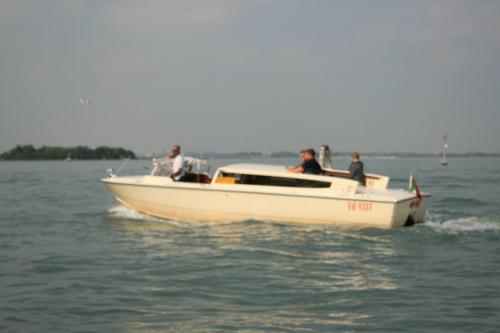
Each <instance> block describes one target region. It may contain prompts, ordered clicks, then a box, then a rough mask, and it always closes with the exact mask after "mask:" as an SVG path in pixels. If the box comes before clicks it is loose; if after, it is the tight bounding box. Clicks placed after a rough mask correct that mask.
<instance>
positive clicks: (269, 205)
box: [104, 180, 428, 228]
mask: <svg viewBox="0 0 500 333" xmlns="http://www.w3.org/2000/svg"><path fill="white" fill-rule="evenodd" d="M104 182H105V183H106V185H107V186H108V188H109V189H110V191H111V192H113V194H114V195H115V197H116V199H117V200H118V201H119V202H120V203H122V204H123V205H124V206H126V207H129V208H132V209H135V210H137V211H139V212H141V213H144V214H147V215H151V216H156V217H160V218H164V219H172V220H178V221H200V222H227V221H244V220H250V219H256V220H261V221H274V222H289V223H303V224H322V225H349V226H359V227H382V228H391V227H401V226H404V225H405V224H408V222H421V221H422V220H423V218H424V214H425V209H426V206H427V199H428V198H427V197H426V196H424V197H423V198H422V199H417V198H415V197H411V198H408V199H405V200H401V201H397V202H383V201H370V200H366V199H362V198H356V197H350V198H332V197H320V196H311V195H303V194H297V193H294V192H293V191H290V192H289V193H286V194H283V193H281V194H277V193H265V192H259V191H234V190H231V189H228V188H225V187H224V186H219V187H217V188H214V186H213V185H210V184H189V185H187V184H186V185H183V186H170V185H165V186H150V185H145V184H136V183H134V184H131V183H124V182H113V181H107V180H104Z"/></svg>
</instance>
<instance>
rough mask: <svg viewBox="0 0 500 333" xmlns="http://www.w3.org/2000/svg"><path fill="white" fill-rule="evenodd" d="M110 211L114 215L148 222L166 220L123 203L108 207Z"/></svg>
mask: <svg viewBox="0 0 500 333" xmlns="http://www.w3.org/2000/svg"><path fill="white" fill-rule="evenodd" d="M108 213H109V214H110V215H111V216H112V217H116V218H120V219H127V220H137V221H147V222H165V220H162V219H160V218H156V217H153V216H149V215H146V214H142V213H139V212H138V211H136V210H133V209H131V208H127V207H125V206H121V205H117V206H115V207H112V208H110V209H108Z"/></svg>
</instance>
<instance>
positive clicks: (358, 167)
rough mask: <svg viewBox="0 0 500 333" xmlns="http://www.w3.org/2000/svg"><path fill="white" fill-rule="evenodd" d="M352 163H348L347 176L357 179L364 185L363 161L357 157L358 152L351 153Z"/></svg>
mask: <svg viewBox="0 0 500 333" xmlns="http://www.w3.org/2000/svg"><path fill="white" fill-rule="evenodd" d="M351 157H352V163H351V165H349V178H351V179H352V180H357V181H358V182H359V183H360V184H361V185H365V172H364V170H363V162H361V161H360V159H359V153H352V155H351Z"/></svg>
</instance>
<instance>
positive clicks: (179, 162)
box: [168, 145, 185, 181]
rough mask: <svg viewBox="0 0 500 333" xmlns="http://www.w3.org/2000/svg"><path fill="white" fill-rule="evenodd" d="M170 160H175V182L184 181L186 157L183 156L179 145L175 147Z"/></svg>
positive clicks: (173, 174) (173, 172) (173, 169)
mask: <svg viewBox="0 0 500 333" xmlns="http://www.w3.org/2000/svg"><path fill="white" fill-rule="evenodd" d="M168 158H170V159H173V160H174V162H173V165H172V178H173V179H174V180H175V181H182V177H184V175H185V173H184V156H182V154H181V147H180V146H179V145H175V146H173V147H172V150H171V152H170V155H169V156H168Z"/></svg>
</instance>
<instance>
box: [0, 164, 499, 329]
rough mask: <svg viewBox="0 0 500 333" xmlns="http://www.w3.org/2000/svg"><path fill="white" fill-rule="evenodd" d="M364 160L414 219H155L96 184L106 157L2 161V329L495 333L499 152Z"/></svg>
mask: <svg viewBox="0 0 500 333" xmlns="http://www.w3.org/2000/svg"><path fill="white" fill-rule="evenodd" d="M364 161H365V167H366V169H367V171H369V172H374V173H381V174H385V175H388V176H390V177H391V187H396V188H407V182H408V177H409V175H410V173H411V174H413V176H414V177H415V178H416V180H417V183H418V184H419V185H420V188H421V190H422V191H425V192H430V193H431V194H432V198H431V199H430V204H429V209H428V214H427V217H426V221H425V223H423V224H420V225H416V226H414V227H410V228H401V229H391V230H384V229H377V228H365V229H359V228H345V227H342V228H341V227H334V226H330V227H327V226H300V225H291V224H286V223H270V222H266V221H253V220H250V221H245V222H234V223H222V224H204V223H200V222H196V221H193V222H189V223H187V222H178V221H165V220H160V219H156V218H152V217H148V216H144V215H142V214H139V213H137V212H135V211H131V210H128V209H126V208H124V207H122V206H120V205H118V204H117V203H116V201H115V200H114V198H113V196H112V195H111V194H110V193H109V192H108V191H107V190H106V189H105V187H104V185H103V184H102V183H100V181H99V180H100V178H102V177H104V175H105V172H104V170H105V169H106V168H108V167H114V168H117V167H118V166H119V165H120V164H121V162H119V161H91V162H85V161H72V162H0V332H223V331H241V332H402V331H404V332H500V207H499V201H500V159H499V158H450V160H449V166H448V167H442V166H440V165H439V159H438V158H430V157H422V158H391V159H387V158H374V157H370V158H368V157H367V158H366V159H365V160H364ZM234 162H246V163H248V162H264V163H273V164H293V163H294V162H296V161H294V160H277V159H268V160H240V161H234V160H231V161H228V160H217V161H212V164H213V165H214V166H215V167H216V166H217V165H221V164H226V163H234ZM348 163H349V160H348V159H347V158H338V159H335V160H334V164H335V167H336V168H346V167H347V165H348ZM148 168H149V162H148V161H132V162H130V163H129V164H128V165H127V166H126V167H125V168H124V169H123V171H122V174H143V173H145V172H147V170H146V169H148ZM212 170H213V169H212Z"/></svg>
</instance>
